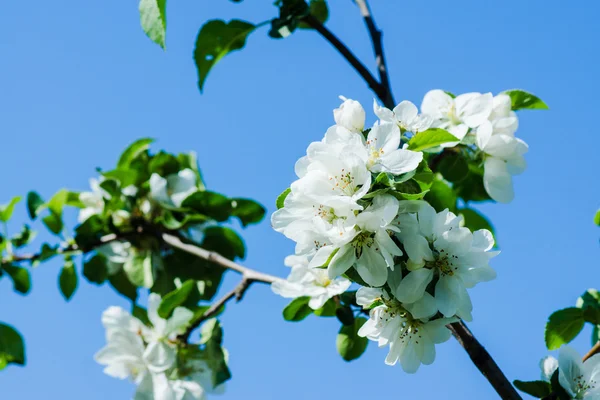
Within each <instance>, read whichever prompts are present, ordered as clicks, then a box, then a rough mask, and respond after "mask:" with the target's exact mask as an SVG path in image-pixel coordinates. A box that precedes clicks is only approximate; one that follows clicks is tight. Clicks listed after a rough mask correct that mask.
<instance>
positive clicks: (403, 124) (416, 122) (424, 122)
mask: <svg viewBox="0 0 600 400" xmlns="http://www.w3.org/2000/svg"><path fill="white" fill-rule="evenodd" d="M373 111H374V112H375V115H377V117H379V119H380V120H381V121H383V122H387V123H393V124H396V125H398V126H399V127H400V128H402V129H403V130H405V131H409V132H414V133H417V132H422V131H424V130H426V129H428V128H429V127H430V126H431V124H432V123H433V118H432V117H431V116H430V115H427V114H421V115H419V110H418V109H417V106H415V105H414V104H413V103H411V102H410V101H406V100H404V101H402V102H400V104H398V105H397V106H396V107H394V110H390V109H389V108H386V107H382V106H380V105H378V104H377V101H376V100H373Z"/></svg>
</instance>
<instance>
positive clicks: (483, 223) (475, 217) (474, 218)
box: [458, 208, 498, 246]
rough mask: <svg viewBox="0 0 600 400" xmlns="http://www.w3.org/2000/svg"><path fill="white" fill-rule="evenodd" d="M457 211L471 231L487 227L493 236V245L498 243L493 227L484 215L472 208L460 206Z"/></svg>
mask: <svg viewBox="0 0 600 400" xmlns="http://www.w3.org/2000/svg"><path fill="white" fill-rule="evenodd" d="M458 212H459V213H460V214H462V216H463V218H464V220H465V226H466V227H467V228H469V229H470V230H471V232H475V231H477V230H479V229H487V230H488V231H490V232H491V233H492V235H493V236H494V241H495V245H496V246H497V245H498V241H497V240H496V233H495V231H494V227H493V226H492V223H491V222H490V221H489V220H488V219H487V218H486V217H485V216H484V215H482V214H481V213H480V212H478V211H477V210H474V209H472V208H461V209H460V210H458Z"/></svg>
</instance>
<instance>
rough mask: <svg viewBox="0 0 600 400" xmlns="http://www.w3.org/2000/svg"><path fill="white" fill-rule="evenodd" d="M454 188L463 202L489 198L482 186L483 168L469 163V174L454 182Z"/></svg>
mask: <svg viewBox="0 0 600 400" xmlns="http://www.w3.org/2000/svg"><path fill="white" fill-rule="evenodd" d="M454 189H455V191H456V193H457V194H458V196H459V197H461V198H462V199H463V200H464V201H465V202H469V201H486V200H491V198H490V196H489V194H488V193H487V191H486V190H485V187H484V186H483V168H480V167H478V166H476V165H474V164H469V174H468V175H467V177H466V178H465V179H463V180H462V181H460V182H456V183H455V184H454Z"/></svg>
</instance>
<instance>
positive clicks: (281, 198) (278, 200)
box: [275, 188, 292, 210]
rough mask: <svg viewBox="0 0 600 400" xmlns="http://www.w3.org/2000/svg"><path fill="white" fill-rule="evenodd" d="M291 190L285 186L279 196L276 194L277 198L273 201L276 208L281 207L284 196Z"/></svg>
mask: <svg viewBox="0 0 600 400" xmlns="http://www.w3.org/2000/svg"><path fill="white" fill-rule="evenodd" d="M291 192H292V189H291V188H287V189H285V190H284V191H283V192H282V193H281V194H280V195H279V196H277V200H276V201H275V205H276V206H277V209H278V210H279V209H280V208H283V206H284V205H285V198H286V197H288V194H290V193H291Z"/></svg>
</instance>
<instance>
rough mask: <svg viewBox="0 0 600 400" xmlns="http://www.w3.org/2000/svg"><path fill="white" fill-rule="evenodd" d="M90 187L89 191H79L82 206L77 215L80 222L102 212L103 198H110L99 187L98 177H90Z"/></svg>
mask: <svg viewBox="0 0 600 400" xmlns="http://www.w3.org/2000/svg"><path fill="white" fill-rule="evenodd" d="M90 187H91V188H92V191H91V192H81V193H79V201H81V202H82V203H83V205H84V208H82V209H81V210H80V211H79V216H78V217H77V220H78V222H80V223H81V222H84V221H85V220H87V219H88V218H89V217H91V216H92V215H96V214H102V211H104V199H105V198H107V199H110V195H109V194H108V193H106V191H105V190H104V189H102V188H101V187H100V181H99V180H98V179H94V178H92V179H90Z"/></svg>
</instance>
